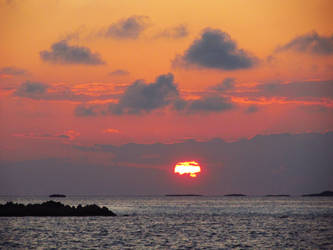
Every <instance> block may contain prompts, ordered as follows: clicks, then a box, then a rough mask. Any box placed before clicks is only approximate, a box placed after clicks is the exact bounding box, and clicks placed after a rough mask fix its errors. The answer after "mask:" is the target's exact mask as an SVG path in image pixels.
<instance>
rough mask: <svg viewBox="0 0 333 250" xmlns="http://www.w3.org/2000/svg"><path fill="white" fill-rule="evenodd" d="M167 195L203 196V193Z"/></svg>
mask: <svg viewBox="0 0 333 250" xmlns="http://www.w3.org/2000/svg"><path fill="white" fill-rule="evenodd" d="M165 196H202V195H201V194H166V195H165Z"/></svg>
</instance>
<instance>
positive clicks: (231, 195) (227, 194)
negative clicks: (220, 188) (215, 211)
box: [224, 194, 247, 196]
mask: <svg viewBox="0 0 333 250" xmlns="http://www.w3.org/2000/svg"><path fill="white" fill-rule="evenodd" d="M224 196H247V195H245V194H226V195H224Z"/></svg>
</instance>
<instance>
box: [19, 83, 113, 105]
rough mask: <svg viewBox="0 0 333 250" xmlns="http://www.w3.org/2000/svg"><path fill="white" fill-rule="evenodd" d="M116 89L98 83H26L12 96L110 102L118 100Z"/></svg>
mask: <svg viewBox="0 0 333 250" xmlns="http://www.w3.org/2000/svg"><path fill="white" fill-rule="evenodd" d="M117 88H119V86H114V85H113V86H108V84H98V83H95V84H78V85H74V86H68V85H66V84H55V85H51V84H46V83H41V82H30V81H26V82H23V83H22V84H21V85H19V86H18V87H17V88H16V90H15V91H14V92H13V95H14V96H19V97H25V98H30V99H34V100H53V101H75V102H88V101H95V100H100V101H105V100H109V101H111V100H114V99H115V98H118V95H119V94H117ZM118 92H119V90H118Z"/></svg>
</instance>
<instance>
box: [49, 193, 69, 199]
mask: <svg viewBox="0 0 333 250" xmlns="http://www.w3.org/2000/svg"><path fill="white" fill-rule="evenodd" d="M49 197H51V198H65V197H66V195H64V194H51V195H49Z"/></svg>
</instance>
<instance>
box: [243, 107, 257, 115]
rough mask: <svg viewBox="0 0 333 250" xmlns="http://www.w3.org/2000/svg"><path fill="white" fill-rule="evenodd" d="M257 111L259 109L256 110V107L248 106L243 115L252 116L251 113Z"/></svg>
mask: <svg viewBox="0 0 333 250" xmlns="http://www.w3.org/2000/svg"><path fill="white" fill-rule="evenodd" d="M258 111H259V108H258V106H257V105H250V106H248V107H247V109H246V110H245V113H248V114H252V113H255V112H258Z"/></svg>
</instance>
